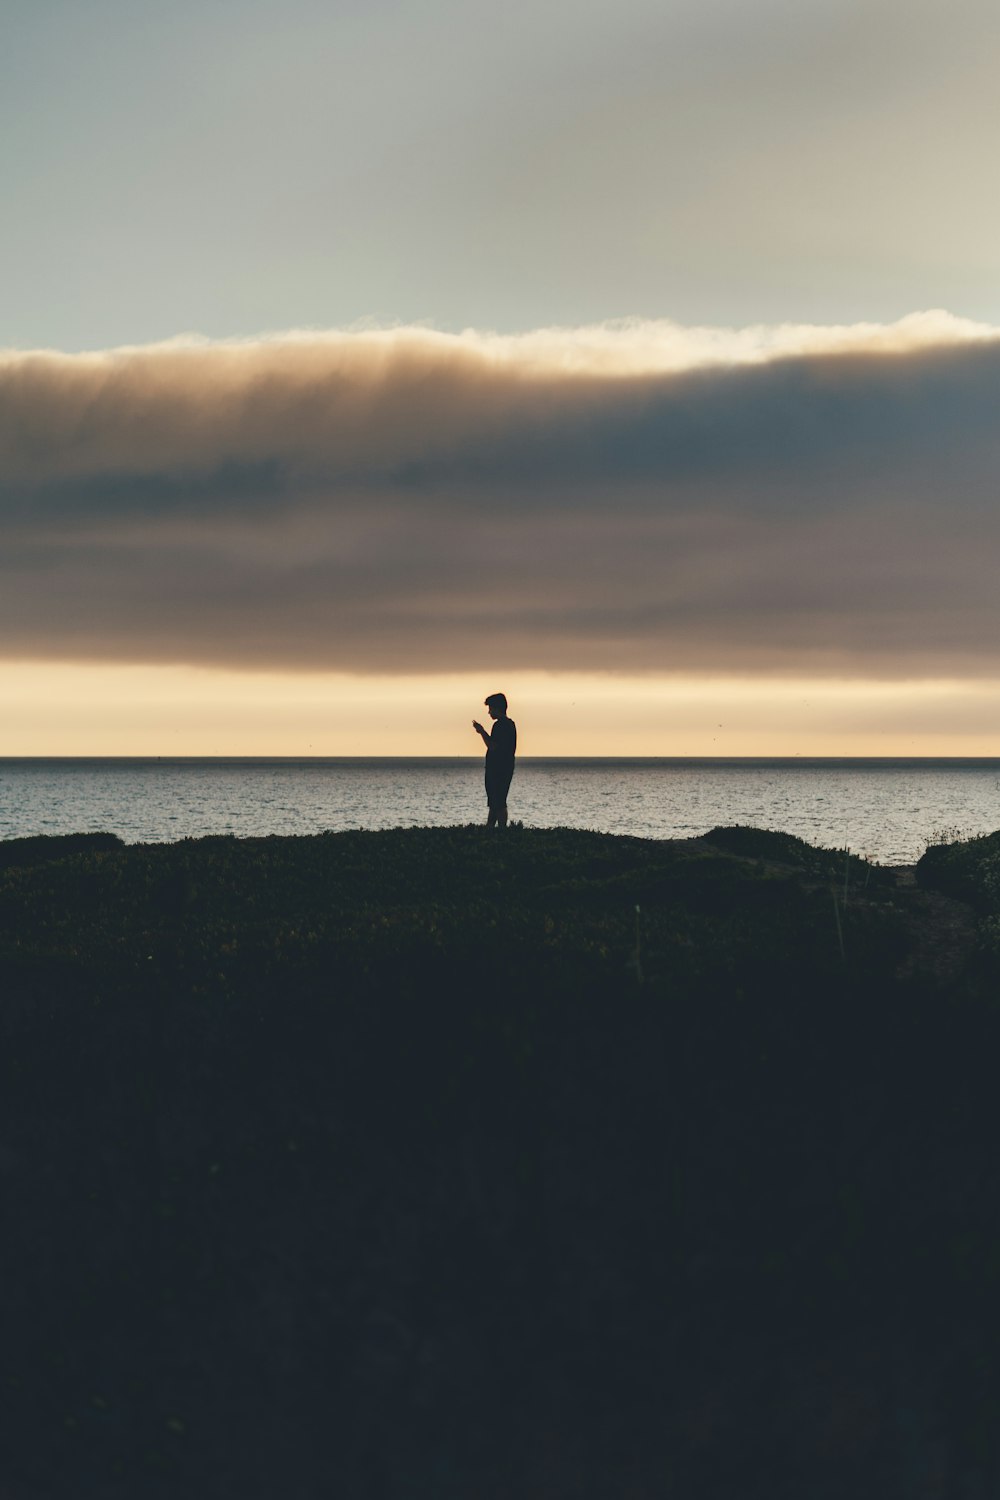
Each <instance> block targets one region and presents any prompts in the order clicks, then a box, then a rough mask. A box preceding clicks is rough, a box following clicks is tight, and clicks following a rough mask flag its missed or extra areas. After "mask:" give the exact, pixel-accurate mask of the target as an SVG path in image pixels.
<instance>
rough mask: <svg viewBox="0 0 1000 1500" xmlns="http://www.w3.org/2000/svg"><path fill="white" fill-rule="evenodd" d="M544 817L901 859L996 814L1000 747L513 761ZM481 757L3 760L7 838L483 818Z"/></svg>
mask: <svg viewBox="0 0 1000 1500" xmlns="http://www.w3.org/2000/svg"><path fill="white" fill-rule="evenodd" d="M509 806H510V814H511V817H512V818H514V819H518V820H520V821H522V822H524V823H526V824H530V825H532V826H535V827H554V826H557V825H561V826H564V827H572V828H595V829H600V830H602V831H603V832H606V833H624V834H634V835H639V836H640V837H643V838H658V839H660V838H687V837H690V836H691V835H693V834H699V833H705V832H707V831H708V829H710V828H712V827H715V826H716V825H718V824H720V823H722V824H725V823H751V824H754V825H755V826H756V827H759V828H776V829H781V830H783V831H784V832H787V833H794V834H797V835H798V836H799V837H800V838H804V839H808V840H809V842H810V843H814V844H822V845H825V846H828V847H831V848H844V847H847V848H850V849H852V850H854V851H856V852H857V853H859V854H864V855H867V856H868V857H869V858H871V859H876V860H879V861H881V862H882V863H883V864H907V863H910V862H912V861H913V860H915V859H917V858H919V856H920V855H921V854H922V853H923V851H924V849H925V848H926V846H927V844H928V843H934V842H940V841H941V840H942V839H943V838H947V837H957V836H959V835H971V834H974V833H986V832H992V830H993V829H994V828H997V827H1000V759H998V760H803V759H795V760H532V759H530V758H527V757H525V758H522V759H520V760H519V761H518V768H517V774H516V776H515V778H514V784H513V786H512V788H511V794H510V802H509ZM485 814H486V803H485V796H484V793H483V782H482V761H481V760H478V759H472V758H465V757H463V758H461V759H451V760H343V759H323V760H285V759H281V760H278V759H273V760H272V759H267V760H256V759H255V760H249V759H247V760H242V759H241V760H214V759H213V760H200V759H199V760H194V759H191V760H188V759H162V760H160V759H144V760H131V759H120V760H119V759H116V760H14V759H7V760H0V838H15V837H18V836H20V835H24V834H34V833H75V832H79V831H87V830H93V829H104V830H108V831H110V832H112V833H117V834H118V835H119V836H120V837H121V838H123V839H125V840H126V841H127V842H130V843H135V842H163V841H168V840H173V839H181V838H189V837H190V838H197V837H199V836H201V835H202V834H207V833H214V834H218V833H230V834H235V835H237V836H240V837H248V836H250V835H259V834H270V833H277V834H290V833H318V832H321V831H322V830H324V829H334V830H339V829H345V828H395V827H403V826H411V825H414V824H427V825H433V824H450V823H470V822H479V821H481V820H483V819H485Z"/></svg>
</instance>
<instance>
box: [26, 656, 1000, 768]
mask: <svg viewBox="0 0 1000 1500" xmlns="http://www.w3.org/2000/svg"><path fill="white" fill-rule="evenodd" d="M998 687H1000V685H998V684H996V683H993V682H979V681H975V682H968V681H927V682H919V681H913V682H872V681H842V680H835V679H809V680H805V679H781V678H767V679H764V678H707V677H706V678H693V677H660V678H653V677H617V676H594V675H582V674H580V675H575V674H568V673H567V674H558V675H547V674H544V673H526V672H510V673H503V672H500V673H494V672H488V673H484V674H483V675H482V677H481V678H480V677H479V676H475V677H473V676H471V675H469V674H462V675H455V676H433V677H431V676H428V677H376V676H368V677H353V676H349V675H347V674H342V673H296V674H292V673H259V672H232V671H222V670H214V669H201V668H194V667H184V666H176V667H162V666H155V667H147V666H120V665H105V664H98V663H95V664H88V665H80V664H76V663H74V664H69V663H48V662H46V663H39V662H10V663H2V662H0V693H2V696H3V703H4V708H5V712H4V722H3V728H2V730H0V756H75V755H81V756H87V755H93V756H115V755H140V756H142V755H152V756H155V755H164V756H170V755H206V756H212V755H219V756H226V755H232V756H240V755H287V756H308V755H316V756H323V755H355V756H378V755H387V756H420V755H430V756H449V755H469V756H476V755H478V754H479V753H480V752H479V744H478V741H477V739H476V737H475V735H474V733H473V732H472V729H471V722H470V721H471V719H472V717H473V716H474V715H476V714H478V713H479V712H480V711H481V708H482V700H483V698H484V697H485V695H486V694H487V693H489V692H494V691H504V692H506V693H507V696H508V698H509V699H510V705H511V714H512V716H513V717H514V718H515V719H516V720H517V723H518V733H519V741H520V750H521V753H522V754H524V755H541V756H614V755H621V756H630V755H635V756H644V755H666V756H671V755H678V756H683V755H692V756H713V755H719V756H742V755H761V756H792V755H807V756H808V755H817V756H823V755H829V756H837V755H848V756H849V755H859V756H878V755H885V756H921V755H926V756H947V755H955V756H961V755H971V756H990V755H1000V691H998Z"/></svg>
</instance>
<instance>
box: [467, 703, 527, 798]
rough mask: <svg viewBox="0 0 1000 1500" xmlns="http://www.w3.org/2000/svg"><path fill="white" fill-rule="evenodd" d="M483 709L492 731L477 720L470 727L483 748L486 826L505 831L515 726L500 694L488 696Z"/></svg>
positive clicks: (515, 733)
mask: <svg viewBox="0 0 1000 1500" xmlns="http://www.w3.org/2000/svg"><path fill="white" fill-rule="evenodd" d="M485 706H486V708H488V709H489V713H490V718H491V719H492V720H493V728H492V730H488V729H484V728H483V726H482V724H480V722H479V720H478V719H473V721H472V727H473V729H474V730H475V731H476V733H477V734H478V735H479V736H480V738H481V739H482V741H483V744H484V745H485V746H486V801H487V803H488V804H489V815H488V816H487V819H486V826H487V828H506V827H507V793H508V791H509V790H510V781H511V777H512V776H513V774H514V752H515V751H516V749H517V725H516V724H515V723H514V720H513V719H508V717H507V699H506V698H505V697H504V695H503V693H491V694H490V696H489V697H488V698H487V699H486V700H485Z"/></svg>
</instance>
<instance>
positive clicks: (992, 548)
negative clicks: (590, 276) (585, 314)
mask: <svg viewBox="0 0 1000 1500" xmlns="http://www.w3.org/2000/svg"><path fill="white" fill-rule="evenodd" d="M998 479H1000V330H995V329H991V328H983V327H982V326H980V325H973V324H969V323H965V322H962V321H960V320H958V319H954V318H950V317H948V316H947V315H946V314H943V313H942V314H922V315H915V316H913V317H911V318H908V319H904V320H903V321H902V322H901V323H898V324H895V325H892V326H890V327H884V328H880V327H874V326H871V325H863V326H859V327H857V328H837V329H821V328H778V329H774V328H771V329H751V330H743V331H737V332H726V331H724V330H711V329H692V330H684V329H680V328H678V327H676V326H674V325H671V324H663V323H654V324H648V323H629V324H622V325H615V326H611V327H605V328H594V329H578V330H558V329H557V330H542V331H539V332H537V333H533V334H526V335H521V336H518V337H501V336H494V335H479V334H466V335H459V336H449V335H444V334H439V333H434V332H432V331H429V330H424V329H416V328H404V329H395V330H388V331H380V330H368V331H360V332H347V333H330V334H316V335H308V334H294V335H288V336H285V337H275V338H266V339H261V340H258V341H254V342H245V343H225V344H210V343H206V342H204V341H198V340H186V341H177V342H174V343H170V344H166V345H160V346H155V347H149V348H133V349H120V350H112V351H108V352H104V353H99V354H88V355H63V354H59V353H53V352H37V353H8V354H6V355H0V526H2V536H3V547H2V554H0V654H3V655H4V656H6V657H8V658H16V657H21V658H24V657H29V658H31V657H34V658H40V657H51V658H62V659H68V658H74V657H78V658H93V659H106V660H128V661H144V660H145V661H173V662H185V661H186V662H197V663H206V664H208V663H216V664H227V665H237V666H240V665H246V666H251V665H253V666H269V667H288V668H296V667H300V668H305V667H308V668H318V667H319V668H321V667H329V668H337V669H347V670H351V671H392V672H400V671H402V672H407V671H423V672H426V671H431V672H435V671H458V670H464V669H478V668H482V669H484V670H486V669H488V668H489V667H490V666H494V665H495V666H497V667H499V666H503V667H505V668H515V667H540V668H551V669H553V670H567V669H578V670H611V671H629V672H635V671H647V670H648V671H666V672H679V671H725V672H729V673H731V672H733V671H765V672H775V671H777V672H794V673H798V674H801V673H816V672H821V673H841V674H848V675H882V676H932V675H933V676H940V675H942V674H948V675H958V676H966V677H975V676H992V675H995V674H996V673H997V672H998V670H1000V652H998V643H1000V589H998V588H997V583H996V558H997V555H998V553H997V545H998V543H1000V504H998Z"/></svg>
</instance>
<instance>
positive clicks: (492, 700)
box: [483, 693, 507, 719]
mask: <svg viewBox="0 0 1000 1500" xmlns="http://www.w3.org/2000/svg"><path fill="white" fill-rule="evenodd" d="M483 701H484V703H485V705H486V707H487V708H488V709H489V711H490V718H491V719H502V718H504V717H505V716H506V713H507V699H506V698H505V697H504V695H503V693H491V694H490V696H489V697H488V698H485V699H484V700H483Z"/></svg>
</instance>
